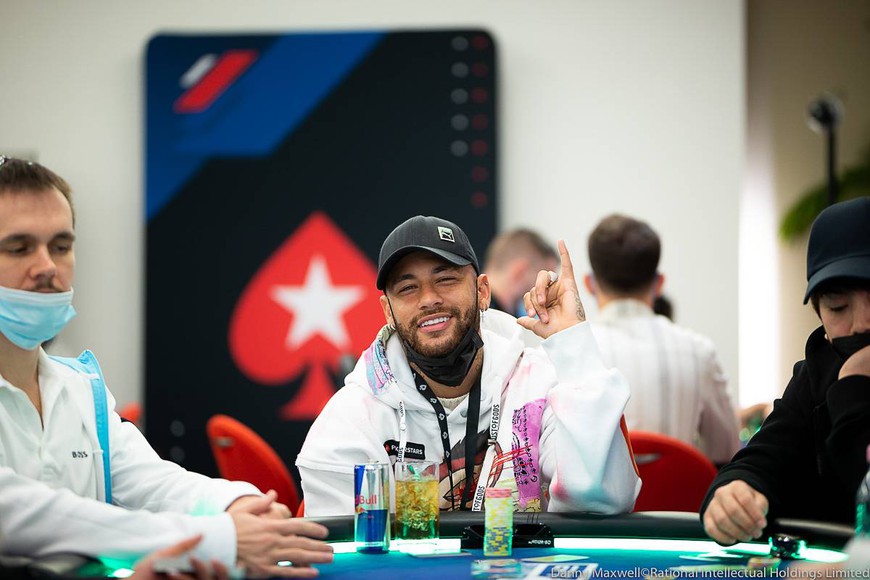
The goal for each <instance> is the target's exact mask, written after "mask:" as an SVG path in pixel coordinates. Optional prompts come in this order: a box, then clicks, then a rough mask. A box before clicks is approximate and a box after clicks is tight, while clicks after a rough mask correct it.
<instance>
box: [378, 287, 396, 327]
mask: <svg viewBox="0 0 870 580" xmlns="http://www.w3.org/2000/svg"><path fill="white" fill-rule="evenodd" d="M381 309H383V311H384V320H386V321H387V324H389V325H390V326H393V327H394V326H396V323H395V321H394V320H393V310H392V308H390V301H389V300H388V299H387V294H386V293H384V294H381Z"/></svg>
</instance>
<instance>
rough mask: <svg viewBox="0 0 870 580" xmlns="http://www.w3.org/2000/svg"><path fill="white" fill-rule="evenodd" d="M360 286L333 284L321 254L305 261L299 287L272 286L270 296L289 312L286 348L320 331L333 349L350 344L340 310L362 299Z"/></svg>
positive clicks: (343, 311) (295, 345)
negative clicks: (289, 322) (291, 321)
mask: <svg viewBox="0 0 870 580" xmlns="http://www.w3.org/2000/svg"><path fill="white" fill-rule="evenodd" d="M364 294H365V293H364V291H363V287H362V286H333V284H332V280H330V278H329V269H328V268H327V267H326V260H325V259H324V258H323V256H314V257H312V258H311V262H310V263H309V264H308V272H307V273H306V274H305V282H304V283H303V285H302V286H273V287H272V291H271V298H272V300H274V301H275V302H277V303H278V304H280V305H281V306H282V307H283V308H284V309H286V310H287V311H288V312H290V313H292V314H293V324H292V325H291V326H290V328H289V330H288V331H287V340H286V342H285V344H286V346H287V347H288V348H291V349H292V348H296V347H298V346H301V345H302V344H304V343H305V341H306V340H308V339H309V338H311V337H312V336H314V335H316V334H320V335H321V336H323V337H324V338H326V339H327V340H329V341H330V342H331V343H332V344H334V345H335V346H336V347H337V348H339V349H343V348H347V347H349V346H350V344H349V343H350V339H349V338H348V335H347V327H346V326H345V324H344V319H343V318H342V317H343V315H344V313H345V312H346V311H347V310H349V309H350V308H351V307H352V306H354V305H355V304H357V303H358V302H359V301H360V300H362V299H363V296H364Z"/></svg>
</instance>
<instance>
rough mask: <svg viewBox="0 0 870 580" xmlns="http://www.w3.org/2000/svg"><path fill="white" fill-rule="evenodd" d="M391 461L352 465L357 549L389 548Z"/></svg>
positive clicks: (378, 550) (378, 551)
mask: <svg viewBox="0 0 870 580" xmlns="http://www.w3.org/2000/svg"><path fill="white" fill-rule="evenodd" d="M389 470H390V464H389V463H364V464H362V465H354V467H353V487H354V501H353V503H354V521H353V531H354V541H356V551H357V552H364V553H366V554H383V553H386V552H389V551H390V471H389Z"/></svg>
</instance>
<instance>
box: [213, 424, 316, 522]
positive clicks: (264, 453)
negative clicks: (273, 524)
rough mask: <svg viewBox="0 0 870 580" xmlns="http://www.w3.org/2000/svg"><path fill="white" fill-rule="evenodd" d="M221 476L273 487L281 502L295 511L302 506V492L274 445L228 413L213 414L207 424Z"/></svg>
mask: <svg viewBox="0 0 870 580" xmlns="http://www.w3.org/2000/svg"><path fill="white" fill-rule="evenodd" d="M205 429H206V433H208V440H209V443H210V444H211V450H212V453H214V458H215V461H216V462H217V466H218V471H219V472H220V474H221V477H223V478H224V479H229V480H232V481H247V482H249V483H252V484H253V485H255V486H256V487H257V488H258V489H260V491H262V492H264V493H265V492H266V491H268V490H270V489H274V490H275V491H276V492H278V501H279V502H281V503H283V504H284V505H286V506H287V507H288V508H290V513H291V514H295V513H296V511H297V510H298V508H299V491H298V490H297V487H296V483H295V482H294V481H293V476H291V475H290V471H289V470H288V469H287V466H286V465H285V464H284V462H283V461H282V460H281V458H280V457H278V454H277V453H275V450H274V449H272V446H271V445H269V444H268V443H266V441H265V440H264V439H263V438H262V437H260V436H259V435H257V434H256V433H255V432H254V431H253V430H251V429H250V428H249V427H247V426H246V425H244V424H243V423H241V422H239V421H237V420H235V419H233V418H232V417H229V416H227V415H214V416H213V417H212V418H211V419H209V420H208V422H207V423H206V427H205Z"/></svg>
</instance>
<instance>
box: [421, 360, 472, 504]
mask: <svg viewBox="0 0 870 580" xmlns="http://www.w3.org/2000/svg"><path fill="white" fill-rule="evenodd" d="M414 383H415V384H416V385H417V391H418V392H419V393H420V394H421V395H422V396H423V397H425V398H426V400H427V401H429V404H430V405H432V408H433V409H435V418H436V419H438V427H439V428H440V429H441V444H442V445H443V446H444V463H446V464H447V474H448V477H449V478H450V504H451V505H454V506H455V505H456V498H455V497H454V495H453V494H454V491H453V490H454V485H453V465H452V462H451V459H450V433H449V431H448V429H447V413H446V412H445V410H444V406H443V405H442V404H441V401H439V400H438V397H437V396H436V395H435V393H433V392H432V389H431V388H430V387H429V385H427V384H426V381H425V380H424V379H423V377H422V376H421V375H419V374H418V373H416V372H414ZM479 418H480V376H478V377H477V379H475V381H474V385H473V386H472V387H471V392H470V393H469V394H468V417H466V420H465V487H464V488H463V490H462V498H461V503H460V504H459V509H460V510H465V509H467V508H466V507H465V506H466V504H467V503H468V500H469V497H470V494H471V484H472V481H473V479H474V456H475V455H476V451H477V423H478V419H479ZM482 476H483V474H481V477H482Z"/></svg>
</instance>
